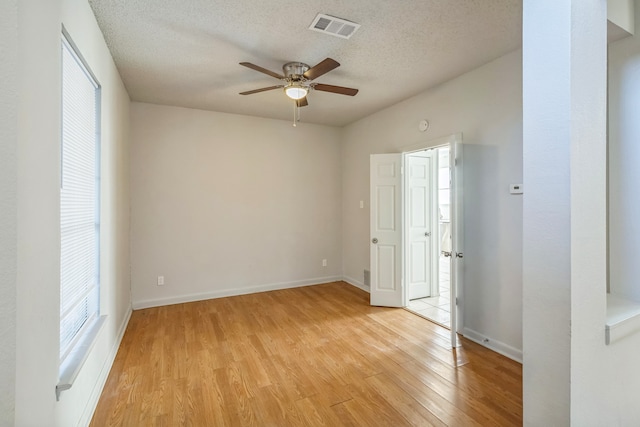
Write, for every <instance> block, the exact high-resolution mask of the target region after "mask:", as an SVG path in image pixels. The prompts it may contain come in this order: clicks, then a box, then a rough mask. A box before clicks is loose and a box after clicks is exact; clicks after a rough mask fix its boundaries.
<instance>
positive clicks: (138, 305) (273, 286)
mask: <svg viewBox="0 0 640 427" xmlns="http://www.w3.org/2000/svg"><path fill="white" fill-rule="evenodd" d="M340 280H342V276H328V277H317V278H314V279H306V280H298V281H293V282H282V283H270V284H266V285H259V286H252V287H249V288H234V289H223V290H220V291H213V292H203V293H198V294H187V295H177V296H173V297H168V298H158V299H151V300H143V301H134V302H133V309H134V310H140V309H143V308H151V307H161V306H164V305H173V304H182V303H185V302H194V301H203V300H208V299H214V298H224V297H234V296H238V295H247V294H255V293H258V292H268V291H278V290H281V289H292V288H301V287H303V286H311V285H320V284H323V283H330V282H337V281H340Z"/></svg>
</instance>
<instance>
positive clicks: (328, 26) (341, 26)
mask: <svg viewBox="0 0 640 427" xmlns="http://www.w3.org/2000/svg"><path fill="white" fill-rule="evenodd" d="M358 28H360V24H356V23H355V22H351V21H347V20H346V19H341V18H336V17H335V16H329V15H324V14H322V13H319V14H318V15H317V16H316V17H315V19H314V20H313V22H312V23H311V26H309V29H310V30H313V31H319V32H321V33H325V34H329V35H331V36H336V37H340V38H343V39H348V38H350V37H351V36H352V35H353V33H355V32H356V31H357V30H358Z"/></svg>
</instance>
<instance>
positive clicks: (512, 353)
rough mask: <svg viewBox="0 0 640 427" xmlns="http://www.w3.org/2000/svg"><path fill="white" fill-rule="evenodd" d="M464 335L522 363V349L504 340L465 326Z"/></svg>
mask: <svg viewBox="0 0 640 427" xmlns="http://www.w3.org/2000/svg"><path fill="white" fill-rule="evenodd" d="M462 336H464V337H465V338H467V339H469V340H471V341H473V342H476V343H478V344H480V345H481V346H483V347H487V348H488V349H490V350H493V351H495V352H496V353H500V354H501V355H503V356H506V357H508V358H509V359H511V360H515V361H516V362H518V363H522V350H518V349H517V348H514V347H511V346H510V345H507V344H505V343H503V342H500V341H496V340H493V339H491V338H489V337H487V336H486V335H482V334H481V333H479V332H476V331H474V330H473V329H469V328H463V329H462Z"/></svg>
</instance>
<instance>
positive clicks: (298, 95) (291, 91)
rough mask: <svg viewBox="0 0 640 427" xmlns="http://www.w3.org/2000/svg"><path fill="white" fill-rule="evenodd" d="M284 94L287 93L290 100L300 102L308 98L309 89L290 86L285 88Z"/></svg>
mask: <svg viewBox="0 0 640 427" xmlns="http://www.w3.org/2000/svg"><path fill="white" fill-rule="evenodd" d="M284 93H286V94H287V96H288V97H289V98H291V99H295V100H298V99H302V98H304V97H305V96H307V93H309V89H307V88H306V87H304V86H300V85H297V84H290V85H288V86H285V88H284Z"/></svg>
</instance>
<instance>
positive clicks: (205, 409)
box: [91, 282, 522, 427]
mask: <svg viewBox="0 0 640 427" xmlns="http://www.w3.org/2000/svg"><path fill="white" fill-rule="evenodd" d="M368 301H369V295H368V294H367V293H365V292H363V291H361V290H359V289H357V288H355V287H353V286H351V285H349V284H346V283H344V282H336V283H329V284H325V285H317V286H309V287H304V288H296V289H288V290H282V291H273V292H265V293H259V294H252V295H244V296H237V297H230V298H221V299H214V300H207V301H201V302H195V303H189V304H178V305H172V306H166V307H157V308H151V309H146V310H139V311H135V312H133V314H132V316H131V320H130V322H129V325H128V328H127V331H126V333H125V335H124V338H123V340H122V344H121V346H120V349H119V351H118V355H117V357H116V360H115V362H114V365H113V368H112V370H111V373H110V375H109V378H108V380H107V383H106V385H105V388H104V390H103V392H102V396H101V398H100V401H99V403H98V407H97V408H96V411H95V413H94V416H93V420H92V422H91V426H95V427H97V426H100V427H102V426H127V427H128V426H135V427H137V426H331V427H334V426H394V427H395V426H405V425H406V426H408V425H414V426H517V425H522V366H521V365H520V364H518V363H516V362H513V361H511V360H509V359H507V358H505V357H503V356H501V355H499V354H497V353H494V352H492V351H489V350H487V349H486V348H484V347H482V346H480V345H477V344H475V343H473V342H470V341H468V340H465V339H461V341H462V345H461V347H460V348H458V349H456V350H455V351H454V350H452V349H451V348H450V346H449V341H448V334H449V331H448V330H447V329H444V328H442V327H440V326H437V325H435V324H433V323H431V322H429V321H427V320H425V319H422V318H421V317H418V316H416V315H414V314H412V313H410V312H408V311H406V310H403V309H390V308H380V307H370V306H369V302H368Z"/></svg>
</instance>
